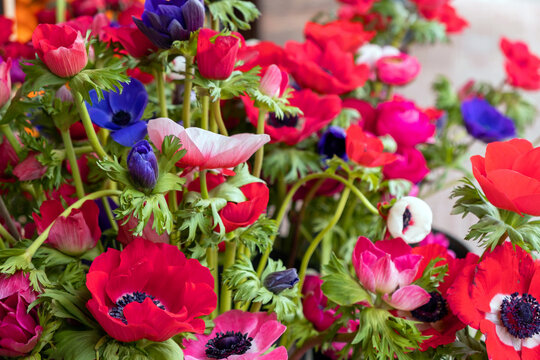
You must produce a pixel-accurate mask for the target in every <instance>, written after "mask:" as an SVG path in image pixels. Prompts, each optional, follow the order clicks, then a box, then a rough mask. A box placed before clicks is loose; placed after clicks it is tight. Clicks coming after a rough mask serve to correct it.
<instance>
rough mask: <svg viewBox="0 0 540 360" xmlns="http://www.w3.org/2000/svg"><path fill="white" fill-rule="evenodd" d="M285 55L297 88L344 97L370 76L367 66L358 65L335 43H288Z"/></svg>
mask: <svg viewBox="0 0 540 360" xmlns="http://www.w3.org/2000/svg"><path fill="white" fill-rule="evenodd" d="M285 51H286V53H287V56H288V58H287V59H288V62H287V68H288V69H289V71H290V73H291V74H292V76H293V77H294V79H295V80H296V81H297V82H298V84H299V85H300V86H302V87H305V88H309V89H312V90H314V91H317V92H318V93H321V94H336V95H341V94H344V93H346V92H349V91H352V90H354V89H356V88H358V87H361V86H363V85H364V83H365V82H366V80H367V79H368V76H369V68H368V66H367V65H364V64H359V65H356V64H355V63H354V59H353V54H352V53H349V52H345V51H343V50H341V49H340V48H339V45H338V44H336V43H333V42H329V43H328V44H326V46H325V47H319V45H317V44H316V43H314V42H313V41H310V40H308V41H306V42H305V43H303V44H301V43H297V42H294V41H289V42H287V43H286V44H285Z"/></svg>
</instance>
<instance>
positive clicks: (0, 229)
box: [0, 224, 17, 245]
mask: <svg viewBox="0 0 540 360" xmlns="http://www.w3.org/2000/svg"><path fill="white" fill-rule="evenodd" d="M0 236H1V237H2V239H6V240H7V241H8V242H9V243H10V244H11V245H15V243H16V242H17V240H15V238H14V237H13V236H12V235H11V234H10V233H9V231H7V229H6V228H5V227H4V225H2V224H0Z"/></svg>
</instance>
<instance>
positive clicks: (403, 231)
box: [386, 196, 433, 244]
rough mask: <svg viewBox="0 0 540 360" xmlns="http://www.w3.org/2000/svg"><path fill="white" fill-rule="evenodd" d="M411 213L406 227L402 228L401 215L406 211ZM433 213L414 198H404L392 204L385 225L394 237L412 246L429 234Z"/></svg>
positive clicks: (424, 203) (425, 204) (426, 205)
mask: <svg viewBox="0 0 540 360" xmlns="http://www.w3.org/2000/svg"><path fill="white" fill-rule="evenodd" d="M407 209H408V210H409V212H410V213H411V220H410V223H409V225H408V226H407V227H405V228H404V226H403V214H404V212H405V211H406V210H407ZM432 222H433V213H432V211H431V208H430V207H429V205H428V204H427V203H426V202H425V201H423V200H421V199H419V198H417V197H414V196H405V197H403V198H401V199H399V200H398V201H396V203H395V204H394V206H392V208H391V209H390V212H389V213H388V220H387V222H386V225H387V226H388V231H389V232H390V234H391V235H392V236H393V237H394V238H397V237H400V238H402V239H403V240H404V241H405V242H406V243H408V244H413V243H417V242H420V241H422V240H423V239H424V238H425V237H426V236H427V235H428V234H429V233H430V232H431V223H432Z"/></svg>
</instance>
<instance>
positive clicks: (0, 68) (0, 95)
mask: <svg viewBox="0 0 540 360" xmlns="http://www.w3.org/2000/svg"><path fill="white" fill-rule="evenodd" d="M0 61H1V59H0ZM10 70H11V59H9V60H8V61H7V62H0V108H1V107H2V106H4V105H5V104H6V103H7V102H8V101H9V99H10V98H11V75H10Z"/></svg>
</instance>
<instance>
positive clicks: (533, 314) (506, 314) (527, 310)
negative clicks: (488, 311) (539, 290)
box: [501, 292, 540, 339]
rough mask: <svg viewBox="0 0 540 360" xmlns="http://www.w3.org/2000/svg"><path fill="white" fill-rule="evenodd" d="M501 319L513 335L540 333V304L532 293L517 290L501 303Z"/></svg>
mask: <svg viewBox="0 0 540 360" xmlns="http://www.w3.org/2000/svg"><path fill="white" fill-rule="evenodd" d="M501 321H502V323H503V325H504V326H505V327H506V328H507V329H508V332H509V333H510V334H512V336H515V337H517V338H520V339H527V338H530V337H532V336H534V335H536V334H539V333H540V304H538V301H537V300H536V298H535V297H534V296H532V295H529V294H523V295H522V296H519V293H517V292H515V293H513V294H512V295H510V296H508V297H506V298H505V299H504V300H503V302H502V304H501Z"/></svg>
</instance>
